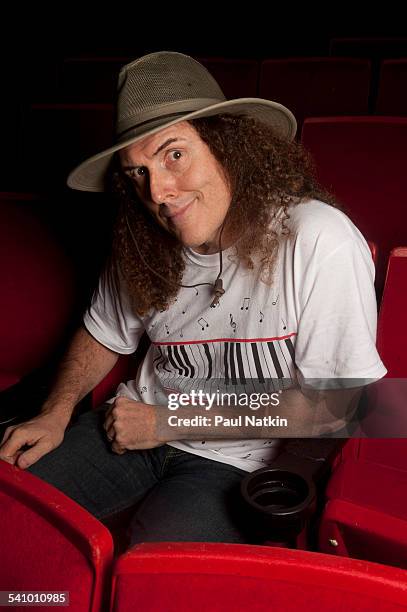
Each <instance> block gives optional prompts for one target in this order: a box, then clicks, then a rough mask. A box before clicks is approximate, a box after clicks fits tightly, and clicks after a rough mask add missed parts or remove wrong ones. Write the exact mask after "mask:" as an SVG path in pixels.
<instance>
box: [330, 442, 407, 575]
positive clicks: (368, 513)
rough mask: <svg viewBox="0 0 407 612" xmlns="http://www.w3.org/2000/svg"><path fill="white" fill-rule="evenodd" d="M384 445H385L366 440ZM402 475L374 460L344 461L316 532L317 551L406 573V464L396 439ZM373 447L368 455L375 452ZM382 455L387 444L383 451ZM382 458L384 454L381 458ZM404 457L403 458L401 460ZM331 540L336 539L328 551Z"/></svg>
mask: <svg viewBox="0 0 407 612" xmlns="http://www.w3.org/2000/svg"><path fill="white" fill-rule="evenodd" d="M371 442H374V443H375V442H379V444H380V443H383V442H384V443H386V442H390V441H389V440H383V441H382V440H380V441H376V440H364V441H363V443H362V445H366V446H367V448H369V446H370V444H369V443H371ZM396 442H400V443H401V444H399V446H398V453H397V455H398V459H399V461H400V462H402V457H403V460H404V470H399V469H394V468H393V467H388V466H387V465H380V464H379V463H374V462H373V461H365V460H363V456H362V457H361V459H360V460H358V461H355V460H351V459H349V460H347V461H345V462H344V463H342V464H341V465H340V466H339V467H338V468H337V469H336V470H335V472H334V474H333V476H332V477H331V479H330V482H329V485H328V488H327V497H328V502H327V505H326V507H325V510H324V514H323V519H322V522H321V527H320V531H319V549H320V550H321V551H322V552H329V553H333V554H336V555H341V556H350V557H356V558H359V559H368V560H369V561H376V562H379V563H385V564H389V565H396V566H398V567H402V568H405V569H407V506H406V503H405V501H406V499H407V461H406V454H405V450H406V446H405V444H404V440H398V441H396ZM374 450H375V448H374V445H372V446H371V448H370V452H372V451H374ZM383 450H384V451H386V444H384V445H383V447H382V451H383ZM383 454H385V453H383ZM403 455H404V456H403ZM330 540H336V542H337V546H335V547H332V545H331V544H330Z"/></svg>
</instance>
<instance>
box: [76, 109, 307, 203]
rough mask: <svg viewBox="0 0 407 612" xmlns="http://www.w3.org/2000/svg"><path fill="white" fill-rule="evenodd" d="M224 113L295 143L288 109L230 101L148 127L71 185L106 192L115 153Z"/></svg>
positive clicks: (85, 167)
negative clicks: (192, 121) (190, 122)
mask: <svg viewBox="0 0 407 612" xmlns="http://www.w3.org/2000/svg"><path fill="white" fill-rule="evenodd" d="M221 113H231V114H234V115H237V114H244V115H249V116H250V117H255V118H256V119H259V120H260V121H263V122H264V123H267V124H269V125H271V127H272V128H273V129H274V131H275V133H276V136H278V137H280V138H282V139H284V140H293V138H294V137H295V133H296V131H297V122H296V120H295V117H294V115H293V114H292V112H291V111H290V110H288V108H286V107H285V106H283V105H282V104H278V102H273V101H271V100H262V99H261V98H238V99H236V100H226V101H225V102H220V103H218V104H213V105H211V106H207V107H205V108H202V109H200V110H198V111H194V112H191V113H185V114H184V115H182V116H180V117H177V118H176V119H172V120H168V118H165V119H163V121H162V123H160V125H158V126H157V124H155V126H154V127H152V126H151V125H150V126H146V129H145V131H143V132H142V133H139V134H137V136H133V137H129V138H128V140H124V141H123V142H120V143H118V144H116V145H114V146H112V147H109V149H106V150H105V151H102V152H101V153H98V154H97V155H93V156H92V157H89V158H88V159H86V160H85V161H84V162H82V163H81V164H80V165H79V166H77V167H76V168H75V169H74V170H73V171H72V172H71V173H70V174H69V176H68V180H67V184H68V187H71V189H77V190H79V191H98V192H101V191H105V177H106V172H107V170H108V168H109V165H110V162H111V160H112V157H113V155H114V153H116V152H117V151H120V150H121V149H124V148H126V147H128V146H129V145H131V144H134V143H135V142H137V141H138V140H141V139H142V138H145V137H146V136H149V135H151V134H155V133H157V132H159V131H160V130H163V129H164V128H167V127H170V126H172V125H176V124H177V123H181V122H182V121H188V120H190V119H198V118H199V117H211V116H213V115H219V114H221Z"/></svg>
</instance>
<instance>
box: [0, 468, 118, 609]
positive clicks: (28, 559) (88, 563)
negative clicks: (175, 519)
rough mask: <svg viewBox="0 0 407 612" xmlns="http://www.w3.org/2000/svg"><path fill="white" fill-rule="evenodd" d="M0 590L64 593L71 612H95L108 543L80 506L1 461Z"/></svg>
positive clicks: (102, 593)
mask: <svg viewBox="0 0 407 612" xmlns="http://www.w3.org/2000/svg"><path fill="white" fill-rule="evenodd" d="M0 507H1V524H0V550H1V562H0V590H1V591H5V590H7V591H18V590H26V591H29V590H35V591H38V590H43V591H69V593H70V606H69V610H70V611H71V612H74V611H75V612H85V611H92V612H100V610H101V609H102V604H103V602H104V601H105V602H106V597H108V591H109V581H110V571H111V563H112V559H113V543H112V538H111V535H110V533H109V531H108V530H107V529H106V528H105V527H104V526H103V525H102V524H101V523H99V521H97V520H96V519H95V518H94V517H93V516H91V515H90V514H89V513H88V512H86V511H85V510H84V509H83V508H81V507H80V506H79V505H77V504H76V503H75V502H73V501H72V500H71V499H69V498H68V497H66V496H65V495H63V494H62V493H61V492H60V491H58V490H57V489H54V488H53V487H51V486H50V485H48V484H46V483H45V482H43V481H41V480H39V479H38V478H36V477H35V476H33V475H32V474H29V473H28V472H24V471H22V470H20V469H18V468H15V467H13V466H11V465H9V464H8V463H5V462H4V461H0Z"/></svg>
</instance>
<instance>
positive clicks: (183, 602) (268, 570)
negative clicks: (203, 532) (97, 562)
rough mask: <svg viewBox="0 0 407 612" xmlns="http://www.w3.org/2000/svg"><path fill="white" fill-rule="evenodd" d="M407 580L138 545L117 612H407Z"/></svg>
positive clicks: (197, 548)
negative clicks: (267, 611) (301, 611)
mask: <svg viewBox="0 0 407 612" xmlns="http://www.w3.org/2000/svg"><path fill="white" fill-rule="evenodd" d="M406 594H407V574H406V572H403V571H402V570H399V569H395V568H389V567H384V566H382V565H376V564H371V563H366V562H361V561H356V560H353V559H341V560H338V559H334V558H332V557H330V556H328V555H322V554H319V553H311V552H306V551H300V550H289V549H282V548H267V547H261V546H245V545H239V544H184V543H176V544H173V543H164V544H141V545H139V546H136V547H135V548H134V549H133V550H132V551H130V552H129V553H127V554H126V555H124V556H123V557H121V558H120V559H118V561H117V564H116V567H115V570H114V577H113V588H112V605H111V610H112V612H130V611H133V610H143V612H150V611H151V612H153V611H154V612H155V611H156V610H165V611H166V612H171V611H174V612H190V610H195V609H196V610H199V611H200V612H201V611H202V612H217V611H219V612H225V611H227V612H228V611H230V612H232V611H233V612H235V611H247V610H253V611H264V610H273V612H290V611H296V612H297V611H298V610H302V609H306V610H307V612H320V611H321V610H330V611H336V610H338V611H339V610H341V611H342V610H345V609H348V610H358V611H366V612H367V611H369V612H370V611H371V610H378V611H384V610H386V612H390V611H393V610H394V611H395V610H399V611H400V612H401V610H404V609H405V607H404V606H405V603H406Z"/></svg>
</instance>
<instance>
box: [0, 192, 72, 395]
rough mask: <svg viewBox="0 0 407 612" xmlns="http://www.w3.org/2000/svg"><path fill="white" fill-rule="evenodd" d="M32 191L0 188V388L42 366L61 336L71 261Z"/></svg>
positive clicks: (69, 313)
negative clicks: (3, 191) (10, 191)
mask: <svg viewBox="0 0 407 612" xmlns="http://www.w3.org/2000/svg"><path fill="white" fill-rule="evenodd" d="M37 207H38V208H40V201H39V199H36V198H35V196H34V195H33V194H31V195H29V194H25V195H24V194H0V277H1V285H2V291H1V301H0V390H4V389H6V388H8V387H9V386H11V385H12V384H14V383H16V382H18V381H19V380H20V379H21V378H22V377H23V376H24V375H26V374H29V373H30V372H32V371H33V370H34V369H36V368H39V367H41V366H43V365H44V364H45V363H46V362H47V360H48V359H50V357H51V356H52V355H53V353H54V351H55V350H56V349H58V348H59V345H60V343H61V341H63V340H65V339H66V338H65V336H66V331H67V326H68V324H69V323H70V321H71V317H72V314H73V308H74V301H75V297H76V295H75V294H76V287H75V275H74V270H73V265H72V262H71V261H70V259H69V258H68V256H67V254H66V253H65V252H64V250H63V248H62V247H61V246H60V244H59V243H58V241H57V239H56V237H55V236H54V235H53V232H52V231H50V229H49V227H48V226H47V224H46V223H44V222H43V221H42V220H41V218H40V216H39V215H38V214H37V212H36V209H37Z"/></svg>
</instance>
